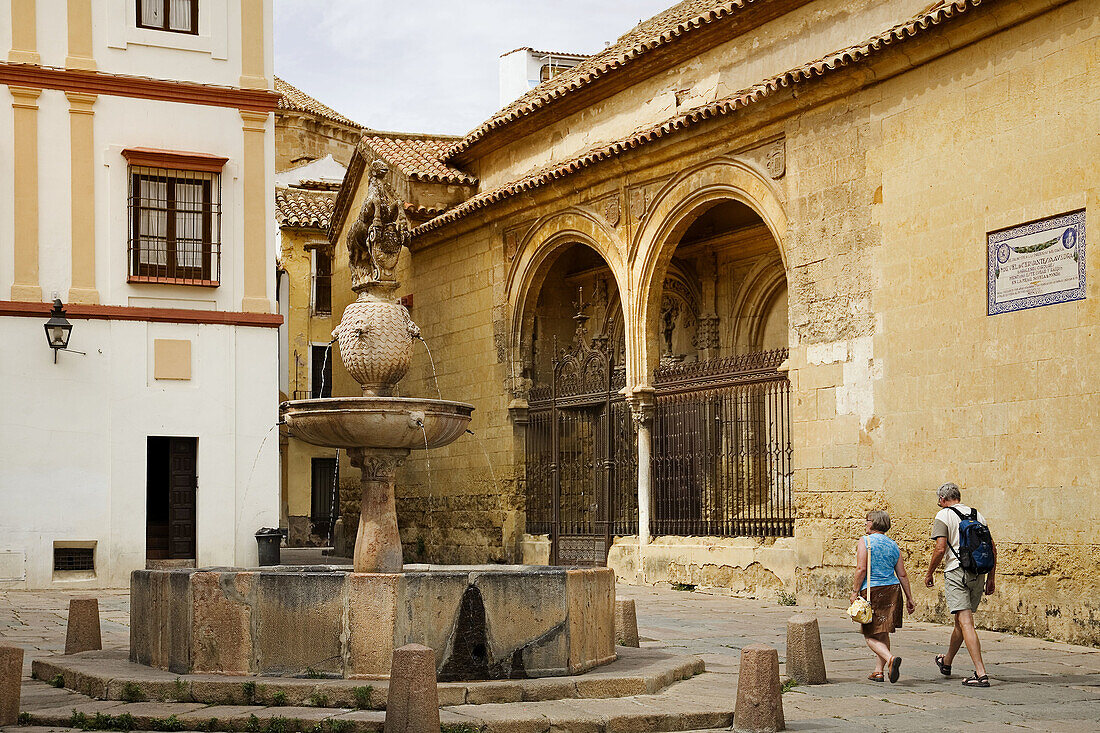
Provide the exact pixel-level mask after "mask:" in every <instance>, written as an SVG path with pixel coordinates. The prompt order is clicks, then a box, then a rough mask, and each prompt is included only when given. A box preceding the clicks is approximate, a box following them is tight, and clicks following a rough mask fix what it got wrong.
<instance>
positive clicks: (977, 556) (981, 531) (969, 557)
mask: <svg viewBox="0 0 1100 733" xmlns="http://www.w3.org/2000/svg"><path fill="white" fill-rule="evenodd" d="M950 509H951V511H953V512H955V514H958V515H959V551H958V552H955V548H954V547H951V543H948V544H947V546H948V547H949V548H950V549H951V552H952V553H954V555H955V557H956V558H958V560H959V566H960V567H962V569H963V570H965V571H966V572H968V573H970V574H971V575H984V574H986V573H988V572H989V571H990V570H992V569H993V567H994V565H995V564H996V558H995V557H994V555H993V535H991V534H990V533H989V527H987V526H985V525H984V524H982V523H981V522H980V521H978V510H977V509H974V508H971V509H970V516H969V517H968V516H966V515H965V514H963V513H962V512H960V511H959V510H958V509H956V508H955V507H950Z"/></svg>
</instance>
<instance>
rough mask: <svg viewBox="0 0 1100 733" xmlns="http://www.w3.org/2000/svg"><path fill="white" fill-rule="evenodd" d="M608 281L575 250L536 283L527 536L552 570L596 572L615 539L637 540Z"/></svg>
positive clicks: (622, 380) (595, 262)
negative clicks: (538, 541) (544, 547)
mask: <svg viewBox="0 0 1100 733" xmlns="http://www.w3.org/2000/svg"><path fill="white" fill-rule="evenodd" d="M614 283H615V280H614V278H613V277H612V276H611V271H610V269H609V268H608V267H607V265H606V263H604V261H603V260H602V259H601V258H600V256H599V255H598V254H597V253H596V252H595V251H594V250H592V249H590V248H588V247H586V246H585V245H582V244H574V245H571V246H569V247H567V248H565V249H564V250H563V251H562V252H561V254H560V255H559V256H558V257H557V259H556V260H555V261H554V262H553V264H552V265H550V266H549V268H548V271H547V272H546V276H545V278H544V279H543V280H542V283H541V286H540V290H539V293H538V296H537V302H536V303H535V308H534V313H535V315H534V318H533V319H532V321H531V327H530V333H529V334H527V335H526V338H525V339H524V341H525V343H527V344H529V352H528V354H527V355H526V356H525V361H526V362H527V367H526V370H525V371H526V372H527V373H528V375H529V378H530V379H531V381H532V387H531V389H530V391H529V397H528V409H527V429H526V433H525V466H526V469H525V471H526V482H527V491H526V500H527V505H526V510H527V514H526V518H527V532H528V533H530V534H535V535H539V534H541V535H545V536H546V537H548V538H549V540H550V563H551V564H552V565H580V566H584V565H604V564H606V562H607V553H608V550H609V549H610V547H611V544H612V541H613V539H614V537H615V536H617V535H624V534H633V533H635V532H637V524H638V506H637V492H636V486H637V452H636V448H635V436H634V433H633V430H632V427H631V426H632V423H631V420H630V408H629V406H628V405H627V404H626V400H625V397H624V395H623V394H622V392H621V390H622V389H623V387H624V386H625V384H626V369H625V365H624V348H625V335H624V330H623V317H622V307H621V305H620V302H619V297H618V292H617V289H616V288H615V284H614Z"/></svg>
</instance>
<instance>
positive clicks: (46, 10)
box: [0, 0, 281, 588]
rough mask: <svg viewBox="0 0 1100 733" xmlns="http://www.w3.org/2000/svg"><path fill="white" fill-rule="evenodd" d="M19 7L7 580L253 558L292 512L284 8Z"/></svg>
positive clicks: (0, 265)
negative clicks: (286, 454)
mask: <svg viewBox="0 0 1100 733" xmlns="http://www.w3.org/2000/svg"><path fill="white" fill-rule="evenodd" d="M0 18H3V19H4V20H5V21H8V20H9V19H10V22H0V54H4V55H0V83H2V84H3V85H4V88H3V92H2V98H0V181H3V185H2V186H0V345H2V346H0V588H46V587H74V588H80V587H122V586H126V585H128V583H129V574H130V572H131V571H133V570H136V569H140V568H145V567H146V566H147V565H156V564H182V565H188V564H191V563H195V564H197V565H199V566H203V565H254V564H255V563H256V559H257V550H256V540H255V537H254V533H255V532H256V530H257V529H259V528H261V527H265V526H267V527H271V526H278V513H279V468H278V436H277V430H276V429H275V428H276V423H277V420H278V410H277V401H278V382H279V377H278V348H279V347H278V325H279V323H280V322H281V317H280V316H279V315H278V314H277V312H276V303H275V280H274V267H275V233H274V229H273V219H274V207H273V200H272V195H271V192H272V190H273V182H274V178H273V176H274V122H273V115H272V112H273V110H274V109H275V106H276V104H277V100H278V95H277V94H275V93H274V92H273V91H271V89H272V78H273V74H272V66H273V55H272V44H271V38H272V0H167V1H166V0H95V1H92V0H0ZM55 298H56V299H59V300H61V301H62V302H63V304H64V309H65V313H66V316H65V317H66V318H67V320H68V321H69V323H71V324H72V331H71V336H70V340H69V343H68V349H69V351H55V350H54V349H52V348H51V347H50V345H49V344H48V342H47V339H46V336H45V331H44V329H43V326H44V324H45V323H46V320H47V319H48V318H49V317H50V316H49V312H50V310H51V304H52V303H53V301H54V299H55ZM76 352H83V353H76ZM55 360H56V361H55Z"/></svg>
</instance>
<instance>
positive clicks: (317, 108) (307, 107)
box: [275, 77, 363, 129]
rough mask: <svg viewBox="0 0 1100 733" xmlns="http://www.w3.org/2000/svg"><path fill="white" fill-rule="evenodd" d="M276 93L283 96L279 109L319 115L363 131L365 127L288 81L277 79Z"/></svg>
mask: <svg viewBox="0 0 1100 733" xmlns="http://www.w3.org/2000/svg"><path fill="white" fill-rule="evenodd" d="M275 91H277V92H278V93H279V94H282V95H283V96H282V99H280V100H279V109H285V110H290V111H293V112H307V113H309V114H312V115H317V116H318V117H323V118H325V119H326V120H331V121H333V122H339V123H340V124H342V125H348V126H350V127H357V128H359V129H363V126H362V125H360V124H359V123H358V122H354V121H352V120H349V119H348V118H347V117H344V116H343V115H342V114H340V113H339V112H337V111H336V110H334V109H333V108H332V107H329V106H327V105H324V104H321V103H320V102H318V101H317V100H316V99H314V98H313V97H311V96H309V95H308V94H306V93H305V92H303V91H302V90H301V89H299V88H298V87H296V86H293V85H291V84H288V83H286V81H284V80H283V79H280V78H279V77H275Z"/></svg>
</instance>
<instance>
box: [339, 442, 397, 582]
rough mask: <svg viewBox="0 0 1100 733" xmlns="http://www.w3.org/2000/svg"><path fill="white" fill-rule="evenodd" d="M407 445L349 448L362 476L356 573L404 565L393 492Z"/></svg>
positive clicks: (353, 462)
mask: <svg viewBox="0 0 1100 733" xmlns="http://www.w3.org/2000/svg"><path fill="white" fill-rule="evenodd" d="M408 455H409V451H408V449H407V448H348V458H350V459H351V465H352V466H354V467H356V468H358V469H359V470H360V471H361V472H362V477H361V478H360V480H359V481H360V484H359V486H360V492H361V495H360V499H359V531H358V533H357V534H356V536H355V557H354V558H353V562H354V565H355V572H357V573H400V572H401V568H402V565H403V558H402V552H401V534H400V533H399V532H398V530H397V503H396V501H395V499H394V495H393V485H394V480H395V478H396V476H397V468H398V467H399V466H400V465H401V464H403V463H404V462H405V457H406V456H408Z"/></svg>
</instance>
